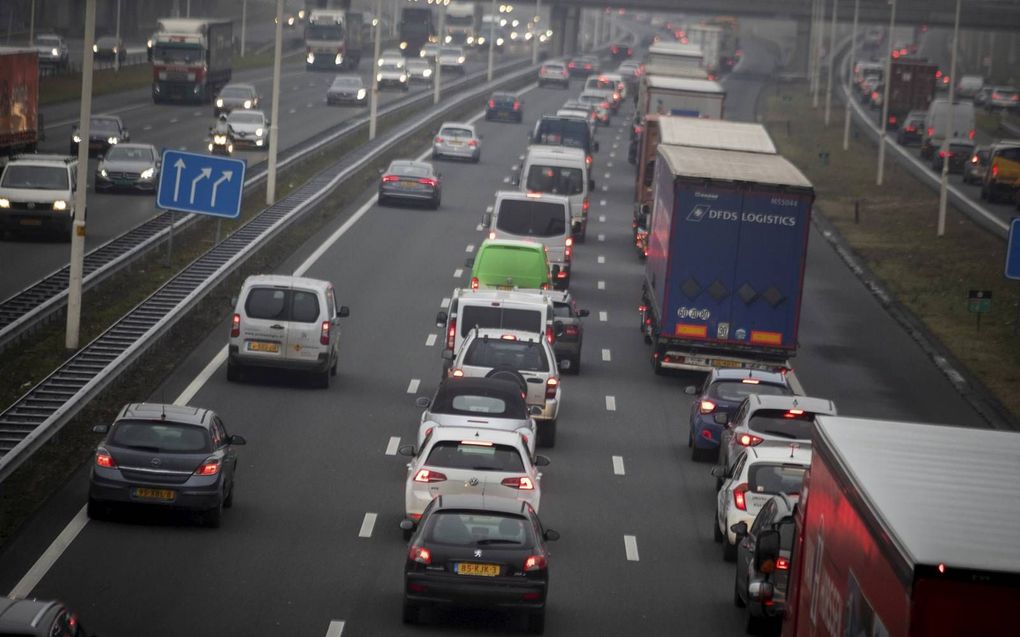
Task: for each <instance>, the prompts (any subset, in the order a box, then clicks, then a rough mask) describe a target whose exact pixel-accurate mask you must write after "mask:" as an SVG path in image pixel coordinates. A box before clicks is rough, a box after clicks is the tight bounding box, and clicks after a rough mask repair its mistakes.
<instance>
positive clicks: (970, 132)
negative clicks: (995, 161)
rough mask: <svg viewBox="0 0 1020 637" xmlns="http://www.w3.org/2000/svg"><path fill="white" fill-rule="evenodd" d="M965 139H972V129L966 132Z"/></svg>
mask: <svg viewBox="0 0 1020 637" xmlns="http://www.w3.org/2000/svg"><path fill="white" fill-rule="evenodd" d="M967 138H968V139H974V129H973V128H972V129H970V130H969V131H967Z"/></svg>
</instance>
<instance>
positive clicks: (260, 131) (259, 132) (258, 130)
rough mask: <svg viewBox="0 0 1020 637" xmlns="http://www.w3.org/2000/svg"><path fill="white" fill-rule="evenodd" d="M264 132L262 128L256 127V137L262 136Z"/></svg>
mask: <svg viewBox="0 0 1020 637" xmlns="http://www.w3.org/2000/svg"><path fill="white" fill-rule="evenodd" d="M264 132H265V131H263V130H262V129H261V128H256V129H255V137H262V133H264Z"/></svg>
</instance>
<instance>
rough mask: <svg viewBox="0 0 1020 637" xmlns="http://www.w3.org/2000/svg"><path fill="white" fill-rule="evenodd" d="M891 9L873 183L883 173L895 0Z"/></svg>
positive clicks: (891, 0) (879, 182)
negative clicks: (879, 132) (876, 161)
mask: <svg viewBox="0 0 1020 637" xmlns="http://www.w3.org/2000/svg"><path fill="white" fill-rule="evenodd" d="M889 3H890V4H891V5H892V9H891V10H890V12H889V33H888V38H887V39H888V40H889V46H888V47H887V48H888V50H887V51H886V52H885V91H884V94H883V95H882V128H881V134H880V135H879V137H878V174H877V175H876V176H875V184H876V185H879V186H881V185H882V177H883V176H884V174H885V144H886V139H885V129H886V127H887V126H888V125H889V84H890V82H889V78H890V75H891V74H892V48H893V29H895V28H896V0H890V1H889Z"/></svg>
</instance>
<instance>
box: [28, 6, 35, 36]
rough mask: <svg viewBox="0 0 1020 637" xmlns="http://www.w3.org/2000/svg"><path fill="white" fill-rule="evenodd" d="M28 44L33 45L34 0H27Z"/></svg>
mask: <svg viewBox="0 0 1020 637" xmlns="http://www.w3.org/2000/svg"><path fill="white" fill-rule="evenodd" d="M28 46H35V0H29V8H28Z"/></svg>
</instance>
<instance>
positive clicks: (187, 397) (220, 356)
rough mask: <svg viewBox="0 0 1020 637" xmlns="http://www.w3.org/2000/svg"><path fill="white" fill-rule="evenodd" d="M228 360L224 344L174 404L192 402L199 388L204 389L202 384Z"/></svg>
mask: <svg viewBox="0 0 1020 637" xmlns="http://www.w3.org/2000/svg"><path fill="white" fill-rule="evenodd" d="M226 360H227V348H226V346H224V347H223V349H221V350H220V351H218V352H216V356H213V358H212V360H211V361H209V364H207V365H206V366H205V367H203V368H202V371H200V372H199V373H198V376H195V378H194V380H192V381H191V383H189V384H188V386H187V387H185V388H184V391H182V392H181V395H180V396H178V397H177V399H176V400H174V404H175V405H187V404H188V403H190V402H191V399H192V398H194V397H195V394H197V393H198V390H200V389H202V385H205V384H206V383H207V382H208V381H209V379H210V378H212V375H213V374H215V373H216V370H217V369H219V368H220V365H222V364H223V363H224V362H226Z"/></svg>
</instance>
